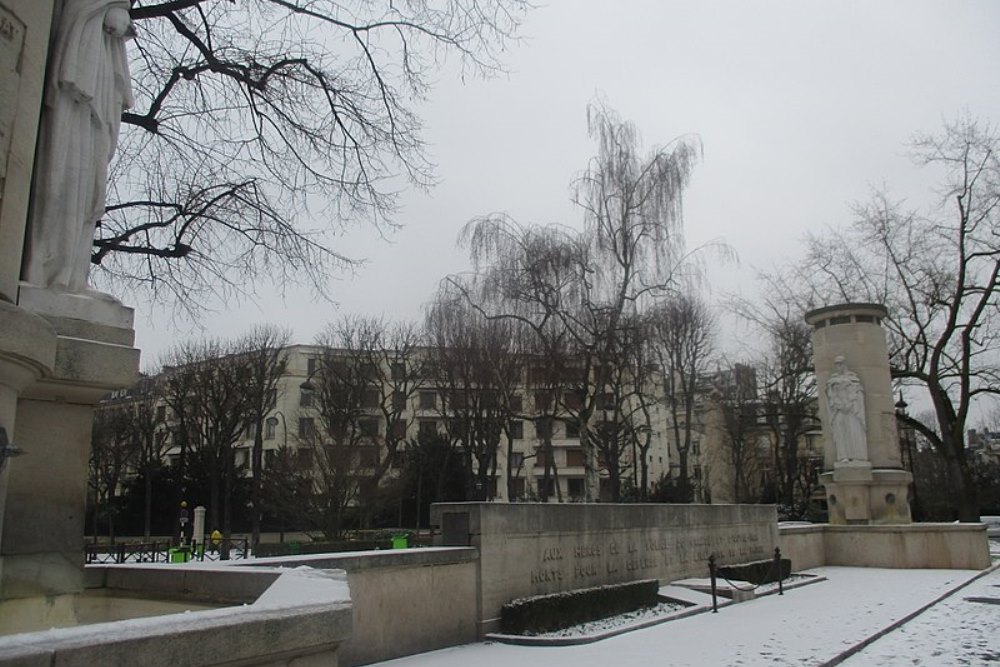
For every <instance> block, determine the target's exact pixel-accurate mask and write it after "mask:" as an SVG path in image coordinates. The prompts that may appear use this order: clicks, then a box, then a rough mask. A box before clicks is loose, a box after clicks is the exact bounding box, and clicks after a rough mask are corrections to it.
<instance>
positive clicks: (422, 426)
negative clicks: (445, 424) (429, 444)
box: [417, 419, 438, 438]
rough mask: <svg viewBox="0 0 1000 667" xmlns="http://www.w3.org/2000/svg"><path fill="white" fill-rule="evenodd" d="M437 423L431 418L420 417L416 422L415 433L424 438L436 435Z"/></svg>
mask: <svg viewBox="0 0 1000 667" xmlns="http://www.w3.org/2000/svg"><path fill="white" fill-rule="evenodd" d="M437 432H438V425H437V422H436V421H434V420H433V419H421V420H420V421H419V422H418V426H417V433H418V434H419V435H421V436H423V437H425V438H433V437H436V436H437Z"/></svg>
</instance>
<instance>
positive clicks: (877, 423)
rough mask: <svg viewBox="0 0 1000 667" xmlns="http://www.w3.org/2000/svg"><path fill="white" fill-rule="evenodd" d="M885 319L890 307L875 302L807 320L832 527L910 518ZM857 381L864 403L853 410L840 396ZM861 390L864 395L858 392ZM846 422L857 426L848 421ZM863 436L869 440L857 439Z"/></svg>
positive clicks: (843, 307)
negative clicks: (811, 344)
mask: <svg viewBox="0 0 1000 667" xmlns="http://www.w3.org/2000/svg"><path fill="white" fill-rule="evenodd" d="M885 316H886V310H885V307H884V306H881V305H878V304H870V303H845V304H840V305H836V306H828V307H825V308H819V309H816V310H813V311H810V312H808V313H806V322H807V323H809V324H810V325H811V326H812V327H813V334H812V340H813V354H814V357H815V358H814V364H815V368H816V385H817V388H818V393H819V416H820V421H821V422H822V424H823V441H824V445H823V450H824V460H825V465H824V469H825V472H824V473H823V474H822V475H820V481H822V482H823V485H824V486H825V487H826V496H827V502H828V506H829V513H830V523H832V524H899V523H910V522H911V518H910V505H909V498H908V495H909V488H910V482H911V480H912V475H910V473H909V472H907V471H906V470H904V469H903V466H902V458H901V454H900V447H899V435H898V433H897V429H896V414H895V410H894V404H893V400H892V385H891V382H890V377H889V354H888V349H887V347H886V342H885V331H884V330H883V329H882V326H881V324H882V320H883V318H885ZM831 378H832V379H833V380H832V382H831ZM852 383H853V384H852ZM858 384H860V387H861V389H862V391H855V397H856V405H857V408H856V410H854V411H853V412H852V411H851V410H850V408H849V407H847V408H845V407H844V405H843V400H842V398H840V397H842V396H843V392H844V391H845V390H844V389H843V387H844V386H845V385H852V386H853V387H857V386H858ZM846 391H850V389H848V390H846ZM861 393H863V399H862V398H860V397H857V394H861ZM862 402H863V407H862V406H861V403H862ZM831 405H832V406H833V407H831ZM845 415H846V417H845ZM845 420H849V421H851V422H852V423H851V424H847V425H845V423H844V422H845ZM852 430H853V432H855V433H857V434H858V435H857V437H855V438H853V440H854V443H853V445H854V446H853V447H852V446H851V444H852V443H850V442H845V441H849V440H852V437H851V433H852ZM862 433H863V441H864V442H863V443H861V442H857V441H858V440H861V439H862V436H861V434H862Z"/></svg>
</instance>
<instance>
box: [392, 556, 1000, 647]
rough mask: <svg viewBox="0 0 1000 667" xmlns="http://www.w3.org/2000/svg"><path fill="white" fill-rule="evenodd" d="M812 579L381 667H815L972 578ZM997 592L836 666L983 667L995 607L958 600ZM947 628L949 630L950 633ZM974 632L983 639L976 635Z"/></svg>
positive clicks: (988, 581) (927, 616)
mask: <svg viewBox="0 0 1000 667" xmlns="http://www.w3.org/2000/svg"><path fill="white" fill-rule="evenodd" d="M811 572H813V573H816V574H821V575H823V576H825V577H826V578H827V581H824V582H819V583H816V584H811V585H809V586H804V587H802V588H798V589H795V590H792V591H789V592H787V593H786V594H785V595H784V596H777V595H771V596H767V597H764V598H759V599H757V600H754V601H752V602H746V603H742V604H737V605H732V606H729V607H725V608H723V609H721V610H720V611H719V613H718V614H711V613H705V614H700V615H697V616H692V617H690V618H686V619H681V620H676V621H671V622H668V623H664V624H661V625H658V626H655V627H651V628H647V629H645V630H637V631H635V632H629V633H626V634H623V635H620V636H617V637H613V638H610V639H606V640H603V641H599V642H595V643H593V644H586V645H580V646H567V647H533V646H532V647H528V646H510V645H505V644H497V643H482V644H469V645H466V646H459V647H455V648H450V649H444V650H441V651H434V652H431V653H425V654H421V655H416V656H410V657H407V658H400V659H397V660H392V661H388V662H384V663H380V665H382V667H469V666H473V667H511V666H512V665H514V666H528V665H545V666H546V667H570V666H574V667H575V666H585V665H595V666H596V665H601V666H602V667H605V666H610V665H614V666H615V667H629V666H636V667H639V666H642V667H648V666H649V665H657V666H658V667H666V666H673V665H678V666H679V665H698V666H705V665H820V664H823V663H825V662H827V661H829V660H831V659H833V658H835V657H837V656H838V655H840V654H841V653H842V652H843V651H845V650H847V649H848V648H850V647H852V646H854V645H856V644H858V643H859V642H861V641H863V640H865V639H867V638H868V637H871V636H872V635H874V634H875V633H877V632H879V631H880V630H882V629H884V628H886V627H888V626H889V625H891V624H892V623H894V622H896V621H898V620H899V619H901V618H903V617H905V616H907V615H908V614H911V613H913V612H914V611H916V610H917V609H919V608H921V607H922V606H924V605H926V604H928V603H930V602H932V601H933V600H935V599H937V598H938V597H940V596H941V595H943V594H945V593H946V592H947V591H949V590H951V589H953V588H955V587H956V586H959V585H960V584H962V583H963V582H966V581H969V580H970V579H972V578H973V577H975V576H976V575H978V574H979V573H978V572H977V571H969V570H888V569H877V568H842V567H824V568H817V569H816V570H812V571H811ZM997 586H1000V572H994V573H992V574H990V575H988V576H986V577H983V578H981V579H979V580H977V581H976V582H974V583H973V584H972V585H971V586H968V587H966V588H964V589H962V590H961V591H960V592H959V593H958V594H957V595H955V596H952V598H954V599H952V598H949V599H948V600H945V601H943V602H941V603H939V604H938V605H935V607H934V608H933V609H931V610H928V611H927V612H925V613H924V614H922V615H921V616H919V617H917V618H916V619H914V620H913V621H911V622H910V623H908V624H907V625H905V626H903V628H902V629H900V630H897V631H896V632H893V633H890V634H889V635H887V636H886V637H884V638H882V639H880V640H878V641H877V642H875V643H874V644H872V645H871V646H869V647H868V648H867V649H866V650H865V651H863V652H862V653H860V654H857V655H855V656H854V657H852V658H851V659H850V660H849V661H848V662H846V663H843V664H848V665H852V666H853V667H858V666H859V665H889V664H893V665H935V666H937V665H950V664H955V665H959V664H964V665H968V664H982V662H983V661H984V660H986V659H987V658H985V657H975V656H987V655H993V656H998V655H1000V636H998V634H997V632H996V630H998V629H1000V606H996V605H989V604H984V603H972V602H963V601H962V598H964V597H970V596H994V597H1000V588H998V587H997ZM984 591H986V592H984ZM935 614H940V617H937V616H934V615H935ZM942 624H943V627H942ZM953 625H954V626H955V628H956V631H954V632H952V631H951V629H950V628H951V627H952V626H953ZM979 628H982V629H983V632H978V629H979ZM961 629H964V630H961ZM960 630H961V631H960ZM904 631H906V632H907V635H905V636H904V635H903V634H902V633H903V632H904ZM966 646H968V647H970V648H968V649H966V648H965V647H966ZM904 649H905V651H904ZM906 651H908V653H907V652H906ZM932 656H933V657H932ZM963 656H964V660H963V659H962V658H963ZM994 659H996V658H994ZM915 660H922V661H916V662H915Z"/></svg>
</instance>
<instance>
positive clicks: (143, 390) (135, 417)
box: [128, 377, 171, 540]
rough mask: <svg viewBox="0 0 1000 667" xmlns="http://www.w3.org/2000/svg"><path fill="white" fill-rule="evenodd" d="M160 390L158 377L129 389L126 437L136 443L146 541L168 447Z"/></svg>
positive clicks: (163, 405) (164, 410) (148, 378)
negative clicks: (155, 488)
mask: <svg viewBox="0 0 1000 667" xmlns="http://www.w3.org/2000/svg"><path fill="white" fill-rule="evenodd" d="M162 389H163V388H162V385H161V384H160V382H159V381H158V379H157V378H155V377H143V378H140V380H139V382H138V383H137V384H136V386H135V387H133V388H132V390H131V392H130V395H129V401H128V409H129V423H128V429H129V437H131V438H132V440H133V443H134V446H135V452H136V454H135V455H136V458H135V467H136V469H137V470H138V471H139V472H141V473H142V477H143V486H144V488H143V495H144V497H143V513H142V514H143V521H142V526H143V528H142V534H143V537H144V538H145V539H147V540H148V539H149V537H150V526H151V524H152V520H153V516H152V515H153V481H154V477H155V476H156V474H157V472H158V471H159V470H160V469H161V467H162V465H163V459H164V456H165V455H166V453H167V450H168V449H169V448H170V446H171V445H170V439H169V435H170V432H169V430H168V428H167V415H166V408H167V406H166V405H165V404H164V402H163V396H162Z"/></svg>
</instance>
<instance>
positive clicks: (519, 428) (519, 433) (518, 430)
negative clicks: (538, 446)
mask: <svg viewBox="0 0 1000 667" xmlns="http://www.w3.org/2000/svg"><path fill="white" fill-rule="evenodd" d="M508 431H509V433H510V437H511V438H512V439H514V440H523V439H524V422H523V421H521V420H520V419H511V420H510V424H509V425H508Z"/></svg>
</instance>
